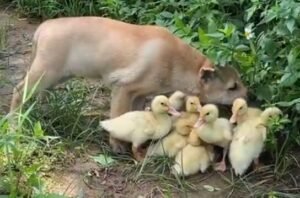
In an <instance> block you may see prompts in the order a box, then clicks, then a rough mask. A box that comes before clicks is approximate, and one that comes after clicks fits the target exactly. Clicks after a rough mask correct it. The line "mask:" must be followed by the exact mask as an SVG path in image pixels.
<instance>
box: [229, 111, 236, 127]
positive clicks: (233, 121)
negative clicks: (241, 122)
mask: <svg viewBox="0 0 300 198" xmlns="http://www.w3.org/2000/svg"><path fill="white" fill-rule="evenodd" d="M229 122H230V123H231V124H234V123H236V114H235V113H233V114H232V116H231V117H230V119H229Z"/></svg>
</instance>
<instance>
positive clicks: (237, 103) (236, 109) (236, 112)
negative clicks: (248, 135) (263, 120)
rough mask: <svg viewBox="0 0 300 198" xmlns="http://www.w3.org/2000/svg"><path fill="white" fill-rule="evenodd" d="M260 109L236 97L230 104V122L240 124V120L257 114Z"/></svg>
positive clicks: (242, 120)
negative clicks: (249, 105)
mask: <svg viewBox="0 0 300 198" xmlns="http://www.w3.org/2000/svg"><path fill="white" fill-rule="evenodd" d="M261 113H262V111H261V110H260V109H258V108H252V107H248V104H247V102H246V100H245V99H243V98H237V99H235V100H234V102H233V104H232V116H231V118H230V120H229V121H230V123H232V124H235V123H237V124H241V123H242V122H244V121H246V120H248V119H250V118H255V117H257V116H259V115H260V114H261Z"/></svg>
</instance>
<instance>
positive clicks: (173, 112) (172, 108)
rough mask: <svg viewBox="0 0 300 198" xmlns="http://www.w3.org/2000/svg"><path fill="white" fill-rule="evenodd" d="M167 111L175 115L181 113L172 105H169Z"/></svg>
mask: <svg viewBox="0 0 300 198" xmlns="http://www.w3.org/2000/svg"><path fill="white" fill-rule="evenodd" d="M168 113H169V114H171V115H172V116H176V117H178V116H180V115H181V113H180V112H178V111H177V110H176V109H175V108H174V107H172V106H169V111H168Z"/></svg>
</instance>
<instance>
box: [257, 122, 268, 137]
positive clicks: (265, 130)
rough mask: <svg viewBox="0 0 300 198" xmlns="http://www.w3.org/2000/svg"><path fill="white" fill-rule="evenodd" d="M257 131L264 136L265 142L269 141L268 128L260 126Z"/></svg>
mask: <svg viewBox="0 0 300 198" xmlns="http://www.w3.org/2000/svg"><path fill="white" fill-rule="evenodd" d="M256 130H257V132H258V133H261V134H262V138H263V141H265V140H266V139H267V128H266V127H265V126H264V125H262V124H259V125H257V126H256Z"/></svg>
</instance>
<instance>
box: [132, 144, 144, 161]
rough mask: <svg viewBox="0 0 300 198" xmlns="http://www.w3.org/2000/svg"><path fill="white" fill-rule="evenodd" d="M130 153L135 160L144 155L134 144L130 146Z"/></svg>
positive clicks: (139, 159)
mask: <svg viewBox="0 0 300 198" xmlns="http://www.w3.org/2000/svg"><path fill="white" fill-rule="evenodd" d="M132 154H133V157H134V158H135V159H136V160H137V161H142V160H143V159H144V157H145V156H144V152H143V151H142V150H141V148H140V147H136V146H132Z"/></svg>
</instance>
